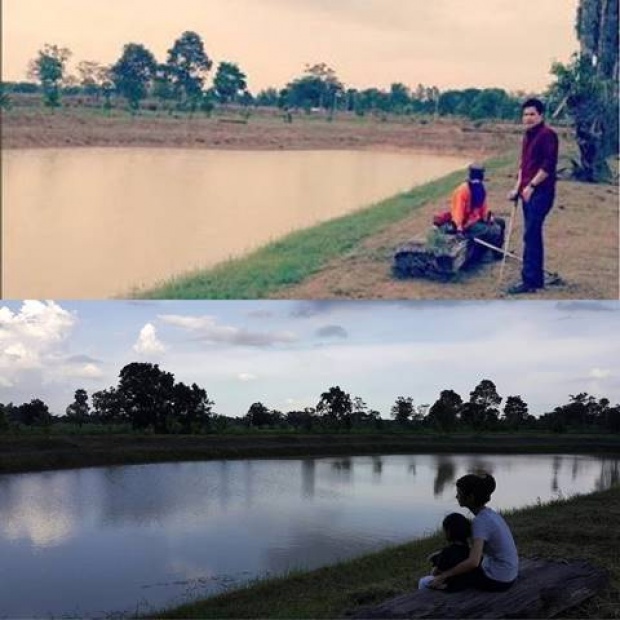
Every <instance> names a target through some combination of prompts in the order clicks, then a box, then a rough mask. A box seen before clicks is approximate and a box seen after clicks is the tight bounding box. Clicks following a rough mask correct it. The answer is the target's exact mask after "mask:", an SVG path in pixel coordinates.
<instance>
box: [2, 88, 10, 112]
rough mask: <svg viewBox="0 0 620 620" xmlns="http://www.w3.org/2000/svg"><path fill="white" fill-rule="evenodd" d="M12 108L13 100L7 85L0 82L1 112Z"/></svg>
mask: <svg viewBox="0 0 620 620" xmlns="http://www.w3.org/2000/svg"><path fill="white" fill-rule="evenodd" d="M10 107H11V98H10V96H9V92H8V90H7V87H6V84H4V82H0V110H8V109H9V108H10Z"/></svg>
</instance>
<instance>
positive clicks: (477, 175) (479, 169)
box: [469, 163, 484, 181]
mask: <svg viewBox="0 0 620 620" xmlns="http://www.w3.org/2000/svg"><path fill="white" fill-rule="evenodd" d="M469 178H470V180H472V181H473V180H476V179H477V180H479V181H482V180H483V179H484V166H483V165H482V164H478V163H474V164H470V166H469Z"/></svg>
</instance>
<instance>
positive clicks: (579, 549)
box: [153, 486, 620, 618]
mask: <svg viewBox="0 0 620 620" xmlns="http://www.w3.org/2000/svg"><path fill="white" fill-rule="evenodd" d="M505 517H506V520H507V521H508V523H509V525H510V527H511V529H512V531H513V533H514V536H515V540H516V542H517V546H518V548H519V552H520V554H521V555H522V556H538V557H543V558H548V559H568V560H570V559H585V560H587V561H589V562H591V563H593V564H596V565H598V566H601V567H604V568H606V569H607V570H608V571H609V572H610V575H611V582H610V585H609V587H608V588H607V589H606V590H604V591H602V592H601V593H599V594H598V595H597V596H595V597H593V598H592V599H590V600H589V601H587V602H585V603H583V604H581V605H579V606H578V607H575V608H573V609H572V610H569V611H568V612H567V613H565V614H564V615H563V617H565V618H620V552H619V550H620V527H618V523H620V486H615V487H613V488H611V489H610V490H607V491H602V492H596V493H592V494H589V495H583V496H576V497H573V498H570V499H568V500H556V501H553V502H550V503H548V504H545V505H535V506H530V507H527V508H521V509H519V510H516V511H512V512H509V513H505ZM442 545H443V540H442V537H441V536H440V535H439V534H435V535H433V536H430V537H427V538H423V539H420V540H416V541H413V542H411V543H408V544H405V545H400V546H396V547H391V548H388V549H385V550H384V551H381V552H379V553H373V554H370V555H366V556H363V557H360V558H357V559H354V560H351V561H347V562H342V563H340V564H336V565H333V566H329V567H325V568H321V569H319V570H314V571H311V572H307V573H294V574H291V575H289V576H287V577H284V578H279V579H270V580H266V581H259V582H256V583H254V584H252V585H250V586H248V587H244V588H242V589H239V590H236V591H234V592H230V593H227V594H223V595H220V596H217V597H212V598H209V599H204V600H202V601H196V602H193V603H191V604H188V605H184V606H182V607H178V608H175V609H171V610H167V611H160V612H158V613H157V614H156V616H153V617H157V618H342V617H344V616H345V615H346V614H347V613H348V612H351V611H354V610H355V609H356V608H357V607H359V606H361V605H365V604H372V603H379V602H381V601H383V600H385V599H386V598H389V597H391V596H396V595H398V594H402V593H405V592H406V591H408V590H411V589H413V588H414V587H415V583H416V581H417V578H418V577H419V576H421V575H424V574H427V572H428V564H427V561H426V559H425V558H426V557H427V555H428V554H429V553H430V552H431V551H433V550H436V549H437V548H439V547H441V546H442Z"/></svg>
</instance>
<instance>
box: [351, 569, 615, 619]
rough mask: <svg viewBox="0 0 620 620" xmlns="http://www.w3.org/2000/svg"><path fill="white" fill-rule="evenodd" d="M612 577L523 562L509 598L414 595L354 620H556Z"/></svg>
mask: <svg viewBox="0 0 620 620" xmlns="http://www.w3.org/2000/svg"><path fill="white" fill-rule="evenodd" d="M608 581H609V575H608V573H607V572H606V571H605V570H603V569H601V568H597V567H595V566H592V565H591V564H588V563H587V562H582V561H576V562H562V561H549V560H540V559H528V558H520V565H519V577H518V578H517V581H516V582H515V584H514V585H513V586H512V587H511V588H510V589H509V590H508V591H506V592H482V591H480V590H463V591H462V592H453V593H447V592H441V591H438V590H428V589H427V590H415V591H413V592H410V593H408V594H403V595H401V596H397V597H395V598H392V599H389V600H387V601H385V602H383V603H381V604H380V605H373V606H366V607H363V608H360V609H358V610H356V611H355V612H354V613H353V614H351V616H352V617H353V618H369V619H370V618H553V617H554V616H556V615H558V614H559V613H561V612H563V611H565V610H567V609H569V608H571V607H574V606H575V605H578V604H579V603H582V602H583V601H585V600H587V599H588V598H590V597H591V596H593V595H594V594H595V593H596V592H598V591H599V590H601V589H602V588H604V587H605V585H606V584H607V583H608Z"/></svg>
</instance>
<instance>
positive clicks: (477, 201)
mask: <svg viewBox="0 0 620 620" xmlns="http://www.w3.org/2000/svg"><path fill="white" fill-rule="evenodd" d="M450 216H451V219H452V224H453V226H454V228H455V229H456V232H457V233H461V234H465V235H467V236H468V237H476V238H478V239H481V240H482V241H486V242H487V243H490V244H492V245H494V246H496V247H499V248H501V247H502V246H503V243H504V227H503V224H504V222H503V220H501V219H495V218H493V216H492V215H491V212H490V211H489V207H488V204H487V192H486V189H485V187H484V167H483V166H481V165H479V164H472V165H471V166H469V171H468V178H467V181H466V182H465V183H461V185H459V186H458V187H457V188H456V189H455V190H454V192H453V194H452V205H451V209H450ZM476 250H477V251H478V253H479V254H480V255H481V254H482V253H483V251H484V250H483V248H482V247H480V246H478V247H477V248H476ZM494 255H495V257H499V258H501V254H499V253H495V252H494Z"/></svg>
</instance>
